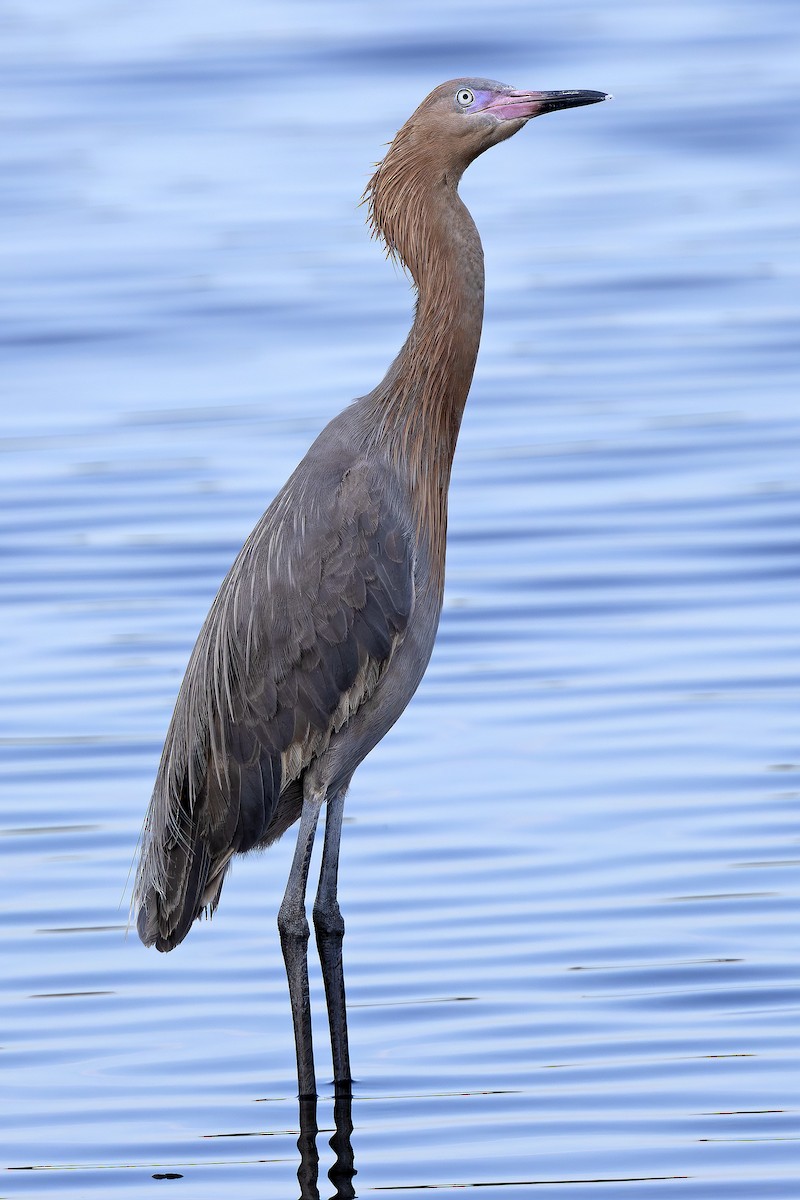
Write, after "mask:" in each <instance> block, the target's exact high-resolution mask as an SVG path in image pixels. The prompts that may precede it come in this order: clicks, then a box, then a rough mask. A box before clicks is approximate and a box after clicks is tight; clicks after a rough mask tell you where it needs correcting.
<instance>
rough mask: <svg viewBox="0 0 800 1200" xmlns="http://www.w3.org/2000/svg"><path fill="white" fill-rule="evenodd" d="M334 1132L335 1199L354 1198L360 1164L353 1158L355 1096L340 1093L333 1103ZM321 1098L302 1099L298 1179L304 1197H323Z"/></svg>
mask: <svg viewBox="0 0 800 1200" xmlns="http://www.w3.org/2000/svg"><path fill="white" fill-rule="evenodd" d="M333 1119H334V1125H335V1129H334V1133H333V1137H332V1138H331V1139H330V1143H329V1144H330V1147H331V1149H332V1150H333V1153H334V1162H333V1166H332V1167H331V1169H330V1170H329V1171H328V1178H329V1179H330V1181H331V1183H332V1185H333V1188H334V1192H333V1195H332V1197H331V1200H354V1197H355V1194H356V1193H355V1188H354V1187H353V1176H354V1175H355V1174H356V1168H355V1164H354V1161H353V1145H352V1142H351V1134H352V1132H353V1100H352V1097H351V1096H337V1098H336V1100H335V1101H334V1105H333ZM318 1132H319V1130H318V1126H317V1101H316V1099H314V1098H311V1099H303V1100H301V1101H300V1136H299V1138H298V1139H297V1149H298V1150H299V1151H300V1166H299V1167H298V1169H297V1181H298V1183H299V1184H300V1200H320V1196H319V1188H318V1186H317V1184H318V1181H319V1154H318V1152H317V1133H318Z"/></svg>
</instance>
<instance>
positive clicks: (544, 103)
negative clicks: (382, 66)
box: [404, 79, 610, 173]
mask: <svg viewBox="0 0 800 1200" xmlns="http://www.w3.org/2000/svg"><path fill="white" fill-rule="evenodd" d="M608 99H610V97H609V96H608V95H607V94H606V93H605V92H587V91H560V92H522V91H519V90H518V89H517V88H514V87H511V86H509V85H508V84H506V83H498V82H497V81H496V80H494V79H451V80H449V81H448V82H447V83H442V84H440V85H439V87H437V88H434V90H433V91H432V92H431V93H430V95H429V96H427V97H426V98H425V99H424V100H423V101H422V104H420V106H419V108H417V110H416V111H415V112H414V113H413V114H412V116H411V117H410V118H409V120H408V121H407V122H406V126H404V129H407V131H408V134H409V135H410V136H411V138H412V140H414V141H416V140H417V139H419V141H420V143H421V144H425V145H426V146H427V148H429V149H433V148H434V147H435V149H436V150H437V151H438V152H439V153H440V154H441V159H442V165H443V166H446V167H447V166H449V167H451V168H452V169H455V170H458V171H459V173H460V172H461V171H463V170H464V169H465V167H467V166H468V165H469V163H471V162H472V160H473V159H475V158H477V157H478V155H479V154H482V153H483V151H484V150H488V149H489V147H490V146H495V145H496V144H497V143H498V142H503V141H505V139H506V138H509V137H511V136H512V134H514V133H517V132H518V130H520V129H522V127H523V125H526V124H527V123H528V121H530V120H531V119H532V118H533V117H540V116H542V115H543V114H544V113H549V112H556V111H557V110H558V109H561V108H577V107H578V106H579V105H583V104H597V103H599V102H600V101H601V100H608Z"/></svg>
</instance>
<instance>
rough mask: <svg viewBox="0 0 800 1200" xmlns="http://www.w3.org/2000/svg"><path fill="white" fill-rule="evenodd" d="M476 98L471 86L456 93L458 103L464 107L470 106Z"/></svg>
mask: <svg viewBox="0 0 800 1200" xmlns="http://www.w3.org/2000/svg"><path fill="white" fill-rule="evenodd" d="M474 99H475V97H474V95H473V94H472V92H471V91H470V90H469V88H462V89H461V91H460V92H458V94H457V95H456V100H457V101H458V103H459V104H460V105H461V107H462V108H469V106H470V104H472V103H473V101H474Z"/></svg>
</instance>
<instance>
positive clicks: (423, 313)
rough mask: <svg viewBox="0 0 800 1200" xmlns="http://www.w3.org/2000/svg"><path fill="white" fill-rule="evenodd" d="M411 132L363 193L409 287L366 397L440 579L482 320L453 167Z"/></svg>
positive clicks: (473, 254)
mask: <svg viewBox="0 0 800 1200" xmlns="http://www.w3.org/2000/svg"><path fill="white" fill-rule="evenodd" d="M414 133H415V130H414V127H413V125H411V126H409V125H406V126H404V127H403V129H401V130H400V132H399V133H398V135H397V137H396V138H395V140H394V141H393V142H392V145H391V146H390V148H389V151H388V153H387V155H386V157H385V158H384V160H383V162H382V163H381V164H380V165H379V166H378V169H377V170H376V172H375V174H374V175H373V177H372V179H371V180H370V183H369V185H368V187H367V190H366V192H365V197H366V198H367V199H368V202H369V214H370V224H371V227H372V231H373V234H374V235H375V236H377V237H379V238H381V239H382V240H383V242H384V243H385V245H386V248H387V252H388V254H389V255H390V256H391V257H393V258H395V259H399V260H400V261H401V262H402V263H403V265H404V266H405V267H407V269H408V271H409V272H410V274H411V276H412V278H413V280H414V284H415V286H416V289H417V305H416V311H415V315H414V324H413V325H412V327H411V331H410V333H409V335H408V337H407V339H406V342H405V344H404V346H403V348H402V350H401V351H400V353H399V355H398V356H397V358H396V359H395V360H394V362H393V363H392V365H391V367H390V368H389V370H388V372H387V373H386V376H385V378H384V379H383V381H382V382H381V383H380V384H379V385H378V387H377V388H375V390H374V391H373V392H372V393H371V394H370V396H369V397H368V398H367V403H368V405H369V408H370V416H371V424H372V428H373V429H375V431H376V434H375V436H376V440H377V441H378V442H379V443H381V444H382V445H383V446H384V447H385V449H386V450H387V451H388V453H389V454H390V456H391V457H392V459H393V461H394V463H395V465H396V467H397V468H398V470H400V471H402V472H403V473H404V474H405V476H406V478H407V480H408V482H409V485H410V489H411V494H412V498H413V500H414V504H415V510H416V512H417V514H418V521H417V524H418V530H419V532H420V533H421V534H423V535H425V536H426V538H427V539H428V541H429V545H430V549H431V557H432V563H433V566H434V571H435V572H436V574H437V575H440V579H439V582H440V585H441V583H442V582H443V575H444V543H445V534H446V527H447V489H448V486H449V483H450V469H451V466H452V462H453V454H454V453H455V448H456V440H457V438H458V431H459V428H460V425H461V416H462V413H463V411H464V405H465V403H466V399H467V394H468V392H469V388H470V384H471V382H472V375H473V371H474V369H475V360H476V358H477V354H478V346H479V344H480V336H481V326H482V323H483V286H484V276H483V251H482V248H481V242H480V238H479V236H478V231H477V229H476V228H475V224H474V222H473V220H472V218H471V216H470V215H469V212H468V211H467V209H466V207H465V206H464V204H463V203H462V201H461V199H460V198H459V195H458V191H457V188H458V182H459V179H460V176H461V170H460V169H456V170H450V169H448V168H446V167H445V166H443V165H442V156H441V154H439V153H437V147H436V146H435V145H432V144H431V143H430V142H426V141H425V140H424V139H422V138H420V137H415V136H414Z"/></svg>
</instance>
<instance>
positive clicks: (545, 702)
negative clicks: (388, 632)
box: [0, 0, 800, 1200]
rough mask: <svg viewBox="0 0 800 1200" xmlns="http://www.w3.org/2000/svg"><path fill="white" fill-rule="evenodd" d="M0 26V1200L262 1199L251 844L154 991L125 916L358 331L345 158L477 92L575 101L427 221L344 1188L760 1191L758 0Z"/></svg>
mask: <svg viewBox="0 0 800 1200" xmlns="http://www.w3.org/2000/svg"><path fill="white" fill-rule="evenodd" d="M0 33H2V37H1V38H0V63H1V64H2V71H1V72H0V99H1V100H2V113H3V117H2V120H3V125H4V133H3V137H2V140H0V217H1V218H2V229H3V238H2V245H1V247H0V276H1V277H2V282H0V306H1V323H0V353H2V359H3V368H2V379H1V381H0V386H2V406H3V415H2V425H3V438H2V443H0V449H1V450H2V457H1V458H0V463H1V464H2V465H1V466H0V526H1V527H2V528H1V533H2V563H3V568H2V593H1V596H0V603H1V604H2V609H1V610H0V612H1V615H2V623H1V625H0V639H2V663H3V670H2V682H1V683H0V719H1V720H2V729H1V734H2V743H1V744H0V756H1V757H0V762H1V764H2V765H1V767H0V770H1V773H2V774H1V779H2V809H1V810H0V820H1V821H2V829H0V833H1V834H2V836H0V853H2V865H1V867H0V870H1V871H2V881H3V884H2V894H3V911H2V922H1V924H0V930H1V931H2V961H3V971H2V991H1V992H0V1004H1V1005H2V1015H1V1016H0V1028H1V1031H2V1036H1V1037H0V1041H2V1046H3V1049H2V1052H0V1063H2V1065H3V1066H4V1068H5V1069H4V1071H3V1083H2V1089H1V1090H2V1101H1V1102H0V1103H1V1104H2V1107H3V1109H4V1110H5V1112H4V1116H3V1120H2V1135H0V1136H2V1140H3V1154H2V1162H3V1166H4V1167H6V1168H8V1169H7V1170H5V1171H4V1172H3V1177H2V1180H0V1194H1V1195H3V1196H17V1195H25V1196H49V1195H57V1196H59V1197H64V1198H68V1197H69V1198H72V1197H76V1198H77V1197H84V1196H89V1195H100V1196H107V1195H108V1196H115V1195H117V1194H125V1195H130V1196H135V1197H140V1196H142V1197H144V1196H147V1195H155V1194H170V1195H175V1196H179V1195H180V1196H186V1197H190V1198H191V1200H203V1198H205V1197H209V1198H210V1197H214V1198H218V1197H221V1196H235V1197H237V1200H250V1198H253V1200H255V1198H259V1200H273V1198H275V1200H283V1198H284V1197H291V1196H293V1195H296V1194H297V1189H298V1184H297V1179H296V1172H297V1169H298V1157H299V1156H298V1151H297V1147H296V1141H297V1109H296V1101H295V1098H294V1097H295V1078H294V1060H293V1049H292V1038H291V1028H290V1019H289V1006H288V999H287V996H286V990H285V980H284V975H283V967H282V962H281V957H280V951H279V946H278V939H277V934H276V931H275V913H276V910H277V906H278V903H279V900H280V895H281V893H282V889H283V885H284V882H285V878H286V874H287V871H288V865H289V858H290V854H291V849H292V846H291V839H289V838H287V839H285V841H284V842H283V843H281V844H280V845H279V846H278V847H277V848H275V849H274V850H272V851H270V852H269V854H268V855H266V856H263V857H260V858H258V857H257V858H252V859H249V860H245V861H242V862H240V863H239V864H237V867H236V870H235V871H234V874H233V877H232V879H231V880H230V881H229V883H228V885H227V886H226V889H225V896H224V900H223V903H222V906H221V908H220V911H219V913H218V915H217V918H216V919H215V921H214V922H213V923H212V924H204V925H202V926H197V927H195V929H194V931H193V932H192V935H191V936H190V937H189V939H188V940H187V941H186V942H185V943H184V945H182V946H181V948H180V949H179V950H178V951H177V952H176V953H174V954H172V955H169V956H158V955H156V954H154V953H153V952H152V951H150V952H148V951H145V950H144V949H143V947H141V946H140V944H139V943H138V941H137V940H136V938H135V937H134V936H130V937H128V938H127V939H126V937H125V922H126V917H127V894H126V895H125V896H123V892H124V890H125V887H126V877H127V874H128V869H129V866H130V863H131V860H132V857H133V854H134V849H135V845H136V840H137V836H138V832H139V827H140V823H141V819H142V816H143V813H144V809H145V806H146V802H147V798H148V794H149V789H150V786H151V783H152V779H153V775H154V772H155V768H156V763H157V760H158V755H159V750H160V743H161V740H162V737H163V734H164V731H165V728H166V724H167V721H168V718H169V715H170V712H171V706H172V703H173V700H174V697H175V693H176V690H177V687H178V684H179V681H180V678H181V675H182V672H183V669H184V666H185V663H186V659H187V656H188V654H189V650H190V648H191V645H192V643H193V641H194V637H195V634H196V632H197V630H198V628H199V625H200V622H201V620H202V618H203V616H204V614H205V612H206V610H207V607H208V605H209V602H210V600H211V598H212V596H213V594H214V592H215V590H216V587H217V585H218V583H219V581H220V579H221V578H222V576H223V574H224V573H225V571H226V569H227V567H228V565H229V563H230V561H231V559H232V558H233V556H234V554H235V552H236V550H237V549H238V547H239V545H240V544H241V542H242V540H243V539H244V537H245V535H246V534H247V532H248V531H249V529H250V528H251V526H252V525H253V523H254V522H255V520H256V518H257V517H258V515H259V514H260V513H261V511H262V509H263V508H264V507H265V506H266V503H267V502H268V500H269V498H270V497H271V495H272V494H273V492H274V491H275V489H276V488H277V487H278V486H279V484H280V483H281V482H282V481H283V479H284V478H285V476H286V475H287V473H288V472H289V470H290V469H291V467H292V466H293V465H294V463H295V461H296V460H297V459H298V458H299V457H300V455H301V454H302V453H303V452H304V450H305V448H306V446H307V444H308V443H309V441H310V440H311V438H312V437H313V436H314V434H315V433H316V431H317V430H318V429H319V428H320V426H321V425H322V424H323V423H324V422H325V421H326V420H327V419H328V418H329V417H330V416H332V415H333V414H334V413H335V412H336V411H337V410H338V409H339V408H340V407H341V406H342V404H343V403H344V402H346V401H347V400H348V399H349V398H350V397H352V396H354V395H357V394H360V393H362V392H363V391H365V390H368V389H369V388H370V387H371V386H372V385H373V384H374V382H375V381H376V380H377V379H378V378H379V376H380V374H381V373H382V371H383V369H384V368H385V366H386V365H387V363H388V361H389V360H390V358H391V356H392V355H393V353H394V351H395V350H396V348H397V347H398V345H399V344H400V341H401V340H402V337H403V336H404V333H405V330H406V327H407V324H408V320H409V312H410V300H411V297H410V294H409V291H408V287H407V284H406V283H405V282H404V280H403V279H402V277H400V276H399V275H397V273H396V272H394V271H393V269H392V268H391V267H390V266H389V265H387V264H386V263H384V262H383V261H382V259H381V256H380V254H379V253H378V251H377V249H376V247H375V246H374V245H371V244H370V242H369V241H368V238H367V236H366V233H365V230H364V228H363V210H361V211H359V210H358V209H357V207H356V201H357V198H358V196H359V194H360V192H361V190H362V188H363V186H364V183H365V182H366V179H367V177H368V173H369V166H370V164H371V162H372V161H374V160H375V159H376V158H377V157H379V156H380V154H381V153H382V144H383V143H385V142H386V141H387V140H388V139H389V138H390V136H391V135H392V133H393V132H394V130H395V129H396V128H397V127H398V125H399V124H401V123H402V121H403V120H404V119H405V117H406V116H407V115H408V113H409V112H410V110H411V109H412V108H413V107H414V106H415V105H416V103H417V102H418V101H419V100H420V99H421V98H422V96H423V95H425V93H426V92H427V91H428V90H429V89H430V88H431V87H432V86H434V85H435V84H436V83H438V82H440V81H441V80H442V79H446V78H448V77H450V76H453V75H458V74H481V75H489V76H493V77H496V78H501V79H505V80H508V81H509V82H512V83H515V84H517V85H519V86H532V87H589V88H601V89H607V90H609V91H612V92H614V93H615V96H616V99H615V101H614V103H613V104H606V105H601V106H597V107H594V108H590V109H581V110H574V111H573V112H568V113H561V114H557V115H554V116H550V117H547V118H545V119H544V120H542V121H538V122H535V123H534V125H533V126H531V127H529V128H528V129H526V130H525V131H524V132H523V133H522V134H520V135H519V136H518V137H516V138H515V139H513V140H512V141H511V142H509V143H507V144H506V145H504V146H502V147H500V148H498V149H496V150H494V151H492V152H491V153H489V154H488V155H486V156H485V157H484V158H483V159H481V160H480V161H479V162H477V163H476V164H475V165H474V166H473V167H472V168H471V170H470V172H469V173H468V175H467V177H466V178H465V180H464V184H463V187H462V193H463V195H464V197H465V199H466V200H467V203H468V204H469V205H470V207H471V209H472V211H473V213H474V215H475V218H476V220H477V223H478V225H479V228H480V229H481V231H482V235H483V239H484V245H485V249H486V259H487V313H486V326H485V335H484V342H483V349H482V352H481V357H480V360H479V364H478V371H477V375H476V379H475V384H474V387H473V391H472V396H471V399H470V403H469V406H468V409H467V414H466V419H465V424H464V428H463V434H462V438H461V442H460V446H459V452H458V457H457V463H456V469H455V475H454V480H453V488H452V504H451V539H450V552H449V570H448V587H447V597H446V604H445V610H444V614H443V618H442V624H441V630H440V636H439V641H438V644H437V649H436V652H435V655H434V658H433V661H432V663H431V667H430V670H429V672H428V674H427V677H426V679H425V681H424V683H423V686H422V687H421V688H420V691H419V693H418V695H417V697H416V699H415V700H414V702H413V704H412V706H411V707H410V709H409V710H408V712H407V713H406V714H405V716H404V717H403V718H402V720H401V721H400V723H399V724H398V725H397V726H396V728H395V729H394V731H393V732H392V733H391V735H390V736H389V737H387V738H386V740H385V741H384V743H383V744H382V745H381V746H380V747H379V749H378V750H377V751H376V752H374V753H373V754H372V756H371V757H370V758H369V759H368V760H367V762H366V763H365V764H364V765H363V767H362V768H361V769H360V770H359V772H358V773H357V775H356V778H355V782H354V785H353V788H352V791H351V794H350V798H349V801H348V809H347V814H348V824H347V826H346V829H345V838H344V847H343V865H342V881H341V893H340V894H341V899H342V905H343V909H344V912H345V915H346V918H347V921H348V937H347V942H346V946H345V952H346V965H347V971H348V987H349V998H350V1034H351V1042H352V1050H353V1057H354V1067H355V1071H356V1074H357V1076H358V1079H359V1084H358V1087H357V1090H356V1099H355V1101H354V1105H353V1122H354V1126H355V1128H354V1132H353V1138H352V1144H353V1151H354V1154H355V1165H356V1167H357V1169H358V1175H357V1176H356V1180H355V1182H356V1186H357V1189H358V1192H359V1194H360V1195H362V1196H366V1195H371V1194H373V1193H375V1194H380V1195H387V1196H392V1195H397V1196H398V1197H399V1196H400V1195H405V1194H406V1192H407V1191H414V1190H415V1189H420V1188H426V1189H438V1190H439V1191H441V1192H442V1193H443V1194H448V1193H451V1192H452V1193H455V1191H456V1189H462V1188H470V1187H475V1188H477V1187H480V1188H481V1189H482V1191H481V1192H480V1195H482V1196H487V1197H493V1196H497V1197H498V1198H499V1197H503V1198H504V1200H512V1198H514V1197H524V1196H537V1197H538V1196H547V1195H551V1194H552V1195H553V1196H554V1197H555V1196H557V1197H559V1200H572V1198H581V1200H583V1198H586V1197H594V1196H598V1197H599V1196H610V1197H621V1198H622V1197H624V1198H625V1200H628V1198H630V1200H635V1198H638V1197H650V1196H653V1197H658V1198H659V1200H672V1198H673V1197H675V1198H679V1197H686V1198H687V1200H688V1198H691V1200H695V1198H697V1200H701V1198H706V1197H713V1198H715V1200H716V1198H723V1197H724V1198H726V1200H728V1198H736V1200H772V1198H777V1197H782V1198H793V1200H796V1198H797V1197H798V1196H800V1155H799V1153H798V1119H797V1112H798V1107H800V1086H799V1085H798V1082H797V1081H798V1079H799V1078H800V1071H798V1069H797V1068H798V1062H797V1059H798V1038H797V1023H798V1012H799V1011H800V978H799V975H800V972H799V971H798V953H797V952H798V935H797V915H798V905H797V896H798V865H799V864H800V842H799V841H798V820H797V811H798V795H799V794H800V605H798V581H799V580H800V533H799V532H798V528H799V526H800V477H799V475H798V459H799V456H800V402H799V401H798V382H799V381H800V299H799V293H798V285H799V284H800V278H799V276H800V252H798V233H799V232H800V217H799V216H798V200H797V197H798V182H799V179H798V175H799V173H800V172H799V171H798V163H800V132H799V131H800V82H798V75H797V63H798V61H800V15H799V14H798V9H797V5H796V3H794V0H791V2H790V0H786V2H781V0H761V2H759V3H758V4H755V3H750V4H746V3H727V4H721V3H704V2H703V0H699V2H698V0H691V2H690V0H673V2H672V3H670V4H669V5H667V4H654V5H641V4H638V3H634V2H633V0H608V2H607V3H604V4H602V5H600V4H589V3H578V2H577V0H565V2H563V3H560V4H558V5H552V4H548V5H546V4H544V3H541V2H539V0H537V2H536V3H533V4H531V3H521V2H518V3H515V2H511V0H499V2H495V3H494V4H492V5H489V4H478V3H475V2H472V0H461V2H459V3H451V2H450V0H433V2H431V3H419V2H418V0H410V2H406V3H405V4H404V5H403V6H402V7H396V6H383V5H369V4H366V3H357V2H355V0H350V2H344V3H341V2H337V3H328V4H322V3H319V2H318V3H309V2H306V3H304V4H302V5H292V6H290V5H288V4H277V3H266V2H263V0H261V2H255V0H227V3H225V4H224V5H217V4H212V3H189V2H188V0H186V2H176V3H173V4H170V5H163V4H156V3H154V2H152V0H138V2H137V3H135V4H134V3H132V2H123V0H119V2H117V3H112V2H110V0H109V2H106V3H100V2H99V0H71V3H70V4H68V5H65V4H63V3H62V2H61V0H42V2H40V3H38V4H36V5H27V4H23V3H22V2H21V0H19V2H14V0H11V2H8V3H5V4H3V6H2V9H0ZM312 970H313V971H314V974H313V978H312V989H313V998H314V1001H315V1004H316V1020H317V1054H318V1071H319V1076H320V1079H321V1080H323V1081H324V1080H326V1079H327V1078H329V1076H328V1074H327V1072H328V1071H329V1070H330V1067H329V1059H328V1053H327V1038H326V1028H325V1021H324V1007H323V1004H322V997H321V985H320V982H319V975H318V971H317V970H316V969H315V968H313V967H312ZM322 1090H323V1092H324V1098H323V1100H322V1102H321V1105H320V1113H319V1117H320V1124H321V1126H324V1127H330V1126H331V1125H332V1122H333V1117H332V1103H331V1101H330V1099H329V1097H330V1088H329V1087H327V1086H323V1089H322ZM328 1136H330V1135H324V1134H323V1135H321V1136H320V1139H319V1144H320V1152H321V1164H320V1166H321V1178H322V1180H323V1185H322V1189H321V1190H322V1194H323V1195H327V1194H329V1192H330V1187H328V1190H327V1191H326V1190H325V1189H326V1186H328V1185H327V1180H326V1179H325V1171H326V1170H327V1168H328V1167H329V1166H330V1163H331V1153H330V1151H329V1150H328V1147H327V1137H328ZM159 1175H161V1176H170V1175H171V1176H179V1178H174V1179H169V1178H161V1179H155V1178H154V1176H159ZM159 1189H160V1191H159ZM459 1194H460V1191H459Z"/></svg>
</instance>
